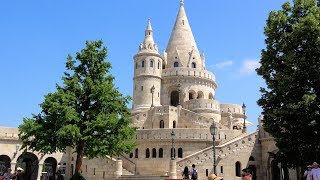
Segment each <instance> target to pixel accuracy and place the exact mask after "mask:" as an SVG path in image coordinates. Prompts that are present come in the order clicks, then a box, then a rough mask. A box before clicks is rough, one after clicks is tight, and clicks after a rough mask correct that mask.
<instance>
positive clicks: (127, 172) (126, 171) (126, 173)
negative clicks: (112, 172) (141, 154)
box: [122, 168, 134, 176]
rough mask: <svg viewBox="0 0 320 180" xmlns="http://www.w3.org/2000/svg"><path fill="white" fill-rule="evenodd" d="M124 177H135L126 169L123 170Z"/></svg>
mask: <svg viewBox="0 0 320 180" xmlns="http://www.w3.org/2000/svg"><path fill="white" fill-rule="evenodd" d="M122 175H131V176H132V175H134V174H133V173H131V172H130V171H128V170H126V169H125V168H122Z"/></svg>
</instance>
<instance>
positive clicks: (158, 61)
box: [158, 61, 160, 69]
mask: <svg viewBox="0 0 320 180" xmlns="http://www.w3.org/2000/svg"><path fill="white" fill-rule="evenodd" d="M158 69H160V61H158Z"/></svg>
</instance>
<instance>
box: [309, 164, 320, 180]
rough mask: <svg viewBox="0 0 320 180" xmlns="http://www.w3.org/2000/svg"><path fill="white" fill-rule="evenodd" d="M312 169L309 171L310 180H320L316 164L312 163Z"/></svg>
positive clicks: (319, 169) (319, 170) (319, 171)
mask: <svg viewBox="0 0 320 180" xmlns="http://www.w3.org/2000/svg"><path fill="white" fill-rule="evenodd" d="M312 166H313V169H312V170H311V177H312V180H320V168H319V164H318V163H317V162H314V163H312Z"/></svg>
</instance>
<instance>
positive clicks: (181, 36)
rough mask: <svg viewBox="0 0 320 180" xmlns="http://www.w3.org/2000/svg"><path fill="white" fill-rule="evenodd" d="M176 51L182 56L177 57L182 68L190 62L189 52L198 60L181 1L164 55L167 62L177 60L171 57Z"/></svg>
mask: <svg viewBox="0 0 320 180" xmlns="http://www.w3.org/2000/svg"><path fill="white" fill-rule="evenodd" d="M177 50H178V51H179V53H180V54H181V56H182V57H179V59H182V60H183V61H182V62H181V63H182V66H185V67H186V66H188V63H189V61H190V57H189V54H190V53H191V51H192V52H193V53H192V54H193V56H197V58H200V54H199V51H198V47H197V44H196V41H195V40H194V37H193V34H192V31H191V27H190V24H189V21H188V18H187V15H186V12H185V9H184V1H183V0H180V9H179V12H178V15H177V17H176V22H175V24H174V27H173V30H172V32H171V36H170V40H169V43H168V46H167V49H166V53H167V54H168V61H171V60H172V59H177V58H176V57H174V58H173V57H172V54H173V53H174V52H175V51H177Z"/></svg>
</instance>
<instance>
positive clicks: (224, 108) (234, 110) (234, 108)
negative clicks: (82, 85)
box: [220, 104, 243, 114]
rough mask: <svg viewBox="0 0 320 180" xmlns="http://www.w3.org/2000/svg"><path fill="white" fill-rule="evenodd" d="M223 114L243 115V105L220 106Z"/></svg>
mask: <svg viewBox="0 0 320 180" xmlns="http://www.w3.org/2000/svg"><path fill="white" fill-rule="evenodd" d="M220 110H221V112H228V111H230V112H231V113H236V114H243V111H242V105H241V104H220Z"/></svg>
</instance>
